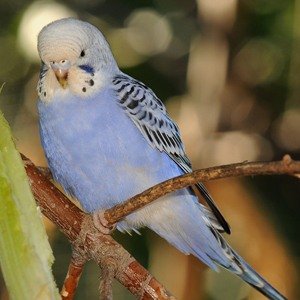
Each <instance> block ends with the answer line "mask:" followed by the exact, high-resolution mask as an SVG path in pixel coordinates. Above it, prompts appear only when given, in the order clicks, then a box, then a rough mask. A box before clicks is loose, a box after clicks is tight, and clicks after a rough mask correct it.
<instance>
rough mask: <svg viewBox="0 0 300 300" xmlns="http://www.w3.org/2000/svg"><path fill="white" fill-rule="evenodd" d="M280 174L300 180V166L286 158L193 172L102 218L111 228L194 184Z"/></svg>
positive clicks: (287, 156)
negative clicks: (154, 202)
mask: <svg viewBox="0 0 300 300" xmlns="http://www.w3.org/2000/svg"><path fill="white" fill-rule="evenodd" d="M283 174H286V175H292V176H297V177H299V174H300V162H299V161H293V160H292V159H291V157H290V156H289V155H285V156H284V157H283V159H282V160H281V161H274V162H243V163H236V164H230V165H223V166H218V167H211V168H207V169H201V170H196V171H193V172H192V173H188V174H185V175H182V176H178V177H175V178H172V179H169V180H166V181H164V182H162V183H159V184H157V185H155V186H153V187H151V188H149V189H147V190H146V191H144V192H142V193H140V194H138V195H136V196H134V197H132V198H130V199H128V200H127V201H125V202H123V203H121V204H119V205H116V206H114V207H112V208H110V209H107V210H106V211H105V212H104V217H105V220H106V221H107V226H112V225H113V224H115V223H117V222H119V221H120V220H122V219H123V218H124V217H126V216H128V215H129V214H131V213H132V212H134V211H136V210H137V209H140V208H142V207H144V206H145V205H147V204H149V203H151V202H153V201H154V200H156V199H158V198H160V197H162V196H164V195H166V194H169V193H171V192H174V191H176V190H179V189H183V188H186V187H188V186H192V185H194V184H196V183H197V182H206V181H210V180H215V179H221V178H226V177H239V176H256V175H283Z"/></svg>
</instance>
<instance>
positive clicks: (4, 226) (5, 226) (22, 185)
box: [0, 112, 60, 300]
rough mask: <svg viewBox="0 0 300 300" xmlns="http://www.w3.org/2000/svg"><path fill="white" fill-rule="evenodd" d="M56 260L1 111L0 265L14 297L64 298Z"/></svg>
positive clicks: (10, 293)
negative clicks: (55, 269)
mask: <svg viewBox="0 0 300 300" xmlns="http://www.w3.org/2000/svg"><path fill="white" fill-rule="evenodd" d="M52 263H53V255H52V251H51V248H50V245H49V242H48V238H47V235H46V232H45V228H44V225H43V222H42V218H41V213H40V211H39V209H38V208H37V206H36V203H35V200H34V198H33V195H32V193H31V190H30V186H29V183H28V178H27V175H26V173H25V169H24V166H23V162H22V159H21V157H20V154H19V152H18V151H17V150H16V148H15V145H14V142H13V140H12V136H11V131H10V128H9V126H8V124H7V122H6V120H5V119H4V117H3V114H2V113H1V112H0V264H1V269H2V273H3V276H4V280H5V283H6V285H7V288H8V292H9V295H10V299H13V300H14V299H17V300H18V299H22V300H26V299H30V300H32V299H60V296H59V293H58V290H57V288H56V285H55V282H54V280H53V275H52V272H51V265H52Z"/></svg>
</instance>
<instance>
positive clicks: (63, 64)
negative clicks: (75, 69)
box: [51, 60, 70, 89]
mask: <svg viewBox="0 0 300 300" xmlns="http://www.w3.org/2000/svg"><path fill="white" fill-rule="evenodd" d="M51 68H52V70H53V72H54V74H55V77H56V79H57V81H58V82H59V84H60V85H61V87H62V88H63V89H65V88H66V87H67V85H68V73H69V68H70V64H69V62H68V61H66V60H62V61H60V62H58V63H56V62H52V63H51Z"/></svg>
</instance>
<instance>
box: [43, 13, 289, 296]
mask: <svg viewBox="0 0 300 300" xmlns="http://www.w3.org/2000/svg"><path fill="white" fill-rule="evenodd" d="M38 52H39V55H40V58H41V61H42V65H41V70H40V78H39V82H38V87H37V90H38V95H39V101H38V111H39V124H40V136H41V142H42V146H43V148H44V151H45V154H46V157H47V160H48V164H49V167H50V170H51V172H52V174H53V177H54V178H55V180H57V181H58V182H59V183H60V184H61V185H62V187H63V188H64V189H65V191H66V193H68V194H69V195H71V196H73V197H75V198H76V199H78V201H79V202H80V203H81V206H82V208H83V209H84V210H85V211H86V212H88V213H97V212H98V211H101V210H105V209H107V208H110V207H112V206H114V205H116V204H118V203H121V202H123V201H125V200H127V199H128V198H130V197H132V196H134V195H136V194H138V193H140V192H142V191H144V190H146V189H147V188H149V187H151V186H153V185H155V184H158V183H160V182H162V181H164V180H167V179H170V178H172V177H176V176H179V175H181V174H184V173H187V172H190V171H191V170H192V169H191V163H190V161H189V159H188V157H187V156H186V154H185V149H184V146H183V143H182V141H181V137H180V132H179V129H178V127H177V125H176V124H175V123H174V122H173V121H172V120H171V118H170V117H169V115H168V113H167V111H166V108H165V106H164V105H163V103H162V102H161V101H160V100H159V99H158V97H157V96H156V95H155V93H154V92H153V91H152V90H151V89H150V88H149V87H147V86H146V85H145V84H143V83H142V82H140V81H138V80H135V79H134V78H132V77H130V76H128V75H126V74H125V73H123V72H121V71H120V69H119V68H118V65H117V63H116V61H115V59H114V57H113V54H112V52H111V50H110V47H109V44H108V43H107V41H106V39H105V38H104V36H103V35H102V33H101V32H100V31H99V30H98V29H97V28H96V27H94V26H93V25H91V24H89V23H87V22H83V21H80V20H77V19H73V18H67V19H61V20H58V21H55V22H53V23H50V24H49V25H47V26H45V27H44V28H43V29H42V30H41V32H40V33H39V35H38ZM197 189H198V190H199V191H200V193H201V194H202V196H203V197H204V199H205V200H206V202H207V204H208V207H207V206H204V205H203V204H200V203H199V201H198V198H197V196H196V195H195V192H194V191H193V190H192V189H191V188H187V189H183V190H180V191H176V192H174V193H171V194H169V195H166V196H164V197H162V198H161V199H158V200H157V201H155V202H153V203H152V204H150V205H147V206H146V207H144V208H142V209H140V210H138V211H136V212H134V213H132V214H131V215H129V216H127V217H126V218H125V219H124V220H123V221H121V222H119V223H118V224H117V229H118V230H120V231H128V232H130V231H131V230H138V229H139V228H140V227H143V226H147V227H148V228H150V229H152V230H153V231H155V232H156V233H157V234H158V235H160V236H161V237H163V238H164V239H166V240H167V241H168V242H169V243H170V244H172V245H173V246H175V247H176V248H177V249H179V250H180V251H182V252H183V253H185V254H192V255H194V256H195V257H197V258H199V259H200V260H202V261H203V262H204V263H205V264H207V265H208V266H209V267H211V268H212V269H214V270H217V265H220V266H222V267H224V268H225V269H227V270H229V271H231V272H233V273H234V274H236V275H237V276H239V277H240V278H242V279H243V280H244V281H246V282H247V283H249V284H250V285H252V286H253V287H254V288H256V289H257V290H259V291H260V292H261V293H263V294H264V295H266V296H267V297H269V298H270V299H285V297H284V296H282V295H281V294H280V293H279V292H278V291H277V290H276V289H274V288H273V287H272V286H271V285H270V284H269V283H268V282H267V281H266V280H264V279H263V278H262V277H261V276H260V275H259V274H258V273H257V272H255V271H254V270H253V269H252V268H251V267H250V266H249V265H248V264H247V263H246V262H245V261H244V260H243V259H242V258H241V257H240V256H239V255H238V254H237V253H236V252H235V251H234V250H233V249H232V248H231V247H230V246H229V245H228V244H227V242H226V241H225V239H224V238H223V237H222V235H221V233H222V232H224V231H225V232H227V233H229V232H230V229H229V226H228V224H227V222H226V221H225V219H224V218H223V216H222V215H221V213H220V211H219V209H218V208H217V206H216V205H215V203H214V202H213V199H212V198H211V197H210V195H209V193H208V191H207V190H206V189H205V187H204V185H203V184H201V183H199V184H198V185H197Z"/></svg>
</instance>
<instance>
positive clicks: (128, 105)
mask: <svg viewBox="0 0 300 300" xmlns="http://www.w3.org/2000/svg"><path fill="white" fill-rule="evenodd" d="M112 82H113V86H114V89H115V91H116V93H117V97H118V99H119V104H120V105H121V107H122V108H123V109H124V111H125V113H126V114H127V115H128V116H129V117H130V119H131V120H132V121H133V122H134V124H135V125H136V126H137V127H138V129H139V130H140V132H141V133H142V135H143V136H144V138H145V139H146V140H147V141H148V142H149V144H150V145H151V146H152V147H153V148H157V149H158V150H159V151H164V152H166V153H167V154H168V155H169V156H170V158H171V159H173V160H174V161H175V162H176V163H177V164H178V166H179V167H180V168H181V169H182V170H183V171H184V172H185V173H189V172H191V171H192V166H191V162H190V160H189V158H188V157H187V155H186V153H185V150H184V146H183V143H182V141H181V137H180V132H179V129H178V126H177V125H176V124H175V123H174V122H173V121H172V120H171V118H170V117H169V116H168V113H167V111H166V108H165V106H164V105H163V103H162V102H161V100H160V99H159V98H157V96H156V95H155V94H154V92H153V91H152V90H151V89H150V88H148V87H147V86H146V85H145V84H143V83H142V82H139V81H137V80H135V79H133V78H131V77H129V76H127V75H125V74H120V75H117V76H115V77H114V79H113V81H112ZM196 187H197V189H198V190H199V192H200V193H201V195H202V196H203V197H204V199H205V200H206V202H207V204H208V205H209V207H210V209H211V211H212V212H213V214H214V216H215V217H213V215H211V217H210V219H211V221H212V225H213V224H216V222H219V224H220V225H221V227H220V226H217V225H216V226H215V228H216V227H218V228H216V229H217V230H218V231H222V230H221V228H223V231H225V232H227V233H230V227H229V225H228V223H227V222H226V220H225V219H224V217H223V216H222V214H221V212H220V210H219V209H218V207H217V206H216V204H215V203H214V201H213V199H212V198H211V196H210V195H209V193H208V191H207V190H206V188H205V186H204V185H203V184H202V183H198V184H197V185H196Z"/></svg>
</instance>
